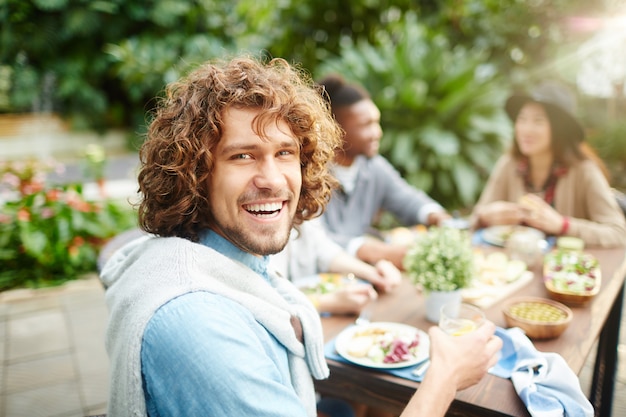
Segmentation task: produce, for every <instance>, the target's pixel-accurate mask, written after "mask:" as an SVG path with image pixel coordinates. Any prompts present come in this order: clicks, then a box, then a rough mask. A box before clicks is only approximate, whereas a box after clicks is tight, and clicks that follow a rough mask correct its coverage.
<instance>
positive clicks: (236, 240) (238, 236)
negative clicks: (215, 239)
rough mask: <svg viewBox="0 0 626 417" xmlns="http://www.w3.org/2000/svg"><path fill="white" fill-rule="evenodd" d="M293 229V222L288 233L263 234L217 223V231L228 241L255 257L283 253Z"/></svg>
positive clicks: (271, 232) (272, 232) (273, 231)
mask: <svg viewBox="0 0 626 417" xmlns="http://www.w3.org/2000/svg"><path fill="white" fill-rule="evenodd" d="M292 227H293V221H292V222H291V224H290V227H289V228H287V230H286V231H284V232H283V231H282V230H280V231H278V232H277V231H275V229H274V228H273V227H272V230H271V231H270V230H268V232H267V233H263V232H253V231H249V232H246V231H244V230H243V229H242V228H232V227H225V226H223V225H222V224H219V223H217V222H216V224H215V228H216V231H218V232H221V234H222V235H223V236H224V237H225V238H226V239H228V241H230V242H231V243H232V244H233V245H235V246H237V247H238V248H239V249H241V250H243V251H244V252H248V253H251V254H254V255H262V256H266V255H273V254H275V253H278V252H280V251H282V250H283V249H284V248H285V246H286V245H287V242H289V236H290V232H291V228H292Z"/></svg>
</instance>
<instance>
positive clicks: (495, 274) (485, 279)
mask: <svg viewBox="0 0 626 417" xmlns="http://www.w3.org/2000/svg"><path fill="white" fill-rule="evenodd" d="M474 266H475V268H476V275H475V280H476V281H477V282H476V283H477V284H483V285H502V284H506V283H510V282H513V281H516V280H517V279H518V278H519V277H521V276H522V274H523V273H524V272H525V271H526V269H527V267H526V263H524V262H523V261H520V260H517V259H510V258H509V257H508V255H507V254H506V253H504V252H491V253H489V254H487V255H485V254H484V253H483V252H482V251H481V250H479V249H476V250H475V251H474Z"/></svg>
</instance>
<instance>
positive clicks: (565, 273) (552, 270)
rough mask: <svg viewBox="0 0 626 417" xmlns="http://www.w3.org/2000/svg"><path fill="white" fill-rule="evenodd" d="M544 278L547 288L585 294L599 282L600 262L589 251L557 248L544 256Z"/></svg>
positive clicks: (595, 287)
mask: <svg viewBox="0 0 626 417" xmlns="http://www.w3.org/2000/svg"><path fill="white" fill-rule="evenodd" d="M543 274H544V280H545V283H546V286H548V287H549V289H552V290H556V291H560V292H568V293H576V294H586V293H592V292H593V291H595V290H596V289H597V288H598V287H599V284H600V278H601V277H600V275H601V272H600V264H599V262H598V260H597V259H596V258H595V257H594V256H593V255H591V254H590V253H585V252H578V251H568V250H557V251H554V252H551V253H549V254H547V255H546V256H545V257H544V270H543Z"/></svg>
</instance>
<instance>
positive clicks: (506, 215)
mask: <svg viewBox="0 0 626 417" xmlns="http://www.w3.org/2000/svg"><path fill="white" fill-rule="evenodd" d="M524 219H525V211H524V209H523V208H522V206H521V205H520V204H517V203H512V202H510V201H494V202H493V203H489V204H485V205H484V206H483V207H481V208H480V211H479V213H478V220H479V222H480V224H481V225H482V226H495V225H501V224H520V223H522V222H523V221H524Z"/></svg>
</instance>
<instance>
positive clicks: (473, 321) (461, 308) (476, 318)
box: [439, 303, 485, 336]
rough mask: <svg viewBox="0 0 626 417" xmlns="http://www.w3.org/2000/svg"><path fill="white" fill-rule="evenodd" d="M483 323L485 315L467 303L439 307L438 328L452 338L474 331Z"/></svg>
mask: <svg viewBox="0 0 626 417" xmlns="http://www.w3.org/2000/svg"><path fill="white" fill-rule="evenodd" d="M483 321H485V313H484V312H483V311H482V310H481V309H480V308H478V307H476V306H473V305H471V304H467V303H460V304H459V303H448V304H445V305H443V306H442V307H441V314H440V315H439V327H440V328H441V330H443V331H444V332H446V333H448V334H449V335H452V336H461V335H464V334H466V333H469V332H472V331H474V330H475V329H476V328H477V327H478V326H480V325H481V324H482V322H483Z"/></svg>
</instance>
